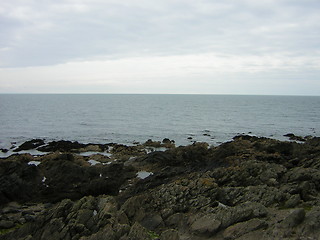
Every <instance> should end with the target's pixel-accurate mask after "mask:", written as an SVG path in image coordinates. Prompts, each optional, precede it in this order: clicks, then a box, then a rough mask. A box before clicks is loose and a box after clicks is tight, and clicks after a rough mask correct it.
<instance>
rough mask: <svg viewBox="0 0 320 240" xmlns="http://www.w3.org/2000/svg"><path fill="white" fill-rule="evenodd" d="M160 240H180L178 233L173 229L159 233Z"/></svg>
mask: <svg viewBox="0 0 320 240" xmlns="http://www.w3.org/2000/svg"><path fill="white" fill-rule="evenodd" d="M160 239H161V240H180V237H179V233H178V232H177V230H175V229H168V230H166V231H164V232H162V233H161V236H160Z"/></svg>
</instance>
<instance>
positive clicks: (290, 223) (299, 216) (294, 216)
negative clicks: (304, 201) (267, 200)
mask: <svg viewBox="0 0 320 240" xmlns="http://www.w3.org/2000/svg"><path fill="white" fill-rule="evenodd" d="M305 215H306V213H305V211H304V209H303V208H299V209H295V210H293V211H292V212H291V213H290V214H289V216H287V217H286V218H285V219H284V220H283V221H282V222H281V227H283V228H293V227H295V226H297V225H299V224H300V223H302V221H303V220H304V218H305Z"/></svg>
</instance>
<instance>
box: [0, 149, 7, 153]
mask: <svg viewBox="0 0 320 240" xmlns="http://www.w3.org/2000/svg"><path fill="white" fill-rule="evenodd" d="M0 151H1V152H3V153H7V152H9V150H8V149H6V148H0Z"/></svg>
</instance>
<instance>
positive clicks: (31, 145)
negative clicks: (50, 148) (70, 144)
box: [13, 139, 45, 152]
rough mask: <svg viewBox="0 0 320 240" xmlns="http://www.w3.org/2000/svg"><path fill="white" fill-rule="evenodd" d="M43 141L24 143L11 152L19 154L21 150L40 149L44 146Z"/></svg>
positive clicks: (35, 140) (36, 140)
mask: <svg viewBox="0 0 320 240" xmlns="http://www.w3.org/2000/svg"><path fill="white" fill-rule="evenodd" d="M44 144H45V143H44V140H43V139H33V140H30V141H26V142H25V143H23V144H21V145H20V146H19V147H18V148H17V149H15V150H13V151H14V152H20V151H23V150H30V149H35V148H37V147H40V146H42V145H44Z"/></svg>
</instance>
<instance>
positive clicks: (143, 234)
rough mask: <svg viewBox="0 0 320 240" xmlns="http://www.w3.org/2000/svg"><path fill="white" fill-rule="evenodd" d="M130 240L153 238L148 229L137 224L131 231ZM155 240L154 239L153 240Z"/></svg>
mask: <svg viewBox="0 0 320 240" xmlns="http://www.w3.org/2000/svg"><path fill="white" fill-rule="evenodd" d="M128 239H129V240H149V239H150V240H151V239H152V238H151V236H150V234H149V232H148V230H147V229H145V228H144V227H142V226H141V225H140V224H139V223H138V222H136V223H135V224H134V225H133V226H132V227H131V229H130V232H129V235H128ZM153 239H154V238H153Z"/></svg>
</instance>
